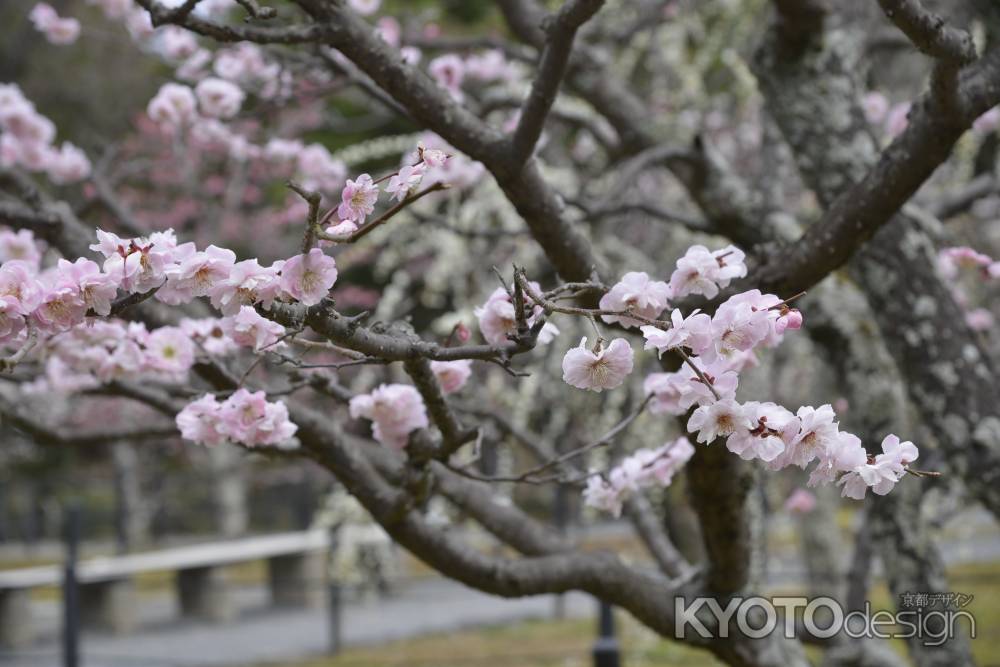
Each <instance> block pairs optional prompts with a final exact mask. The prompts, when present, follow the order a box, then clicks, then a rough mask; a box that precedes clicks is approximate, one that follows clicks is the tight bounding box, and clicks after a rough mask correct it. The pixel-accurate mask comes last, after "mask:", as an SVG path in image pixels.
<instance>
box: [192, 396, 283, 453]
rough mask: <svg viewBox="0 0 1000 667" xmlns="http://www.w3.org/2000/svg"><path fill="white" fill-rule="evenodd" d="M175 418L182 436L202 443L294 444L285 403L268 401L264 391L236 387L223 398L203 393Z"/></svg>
mask: <svg viewBox="0 0 1000 667" xmlns="http://www.w3.org/2000/svg"><path fill="white" fill-rule="evenodd" d="M176 421H177V428H178V429H179V430H180V432H181V436H183V437H184V438H186V439H188V440H191V441H193V442H197V443H199V444H202V445H218V444H221V443H223V442H233V443H240V444H242V445H245V446H247V447H257V446H260V445H272V446H277V447H289V446H294V443H291V442H290V441H291V438H292V436H294V435H295V432H296V431H297V430H298V427H297V426H296V425H295V424H294V423H292V422H291V420H290V419H289V418H288V408H287V407H285V404H284V403H282V402H281V401H277V402H269V401H268V400H267V397H266V396H265V395H264V392H262V391H256V392H251V391H248V390H246V389H238V390H236V391H235V392H233V394H232V395H231V396H230V397H229V398H227V399H226V400H225V401H219V400H218V399H217V398H216V397H215V396H213V395H211V394H205V395H204V396H202V397H201V398H199V399H198V400H196V401H193V402H191V403H189V404H188V405H186V406H185V407H184V409H183V410H181V411H180V412H179V413H178V414H177V420H176Z"/></svg>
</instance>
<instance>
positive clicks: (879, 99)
mask: <svg viewBox="0 0 1000 667" xmlns="http://www.w3.org/2000/svg"><path fill="white" fill-rule="evenodd" d="M861 108H862V109H863V110H864V112H865V120H867V121H868V122H869V123H870V124H871V125H878V124H879V123H881V122H882V121H883V120H885V115H886V114H887V113H888V112H889V100H887V99H886V97H885V95H883V94H882V93H880V92H878V91H877V90H873V91H870V92H868V93H865V96H864V97H863V98H861Z"/></svg>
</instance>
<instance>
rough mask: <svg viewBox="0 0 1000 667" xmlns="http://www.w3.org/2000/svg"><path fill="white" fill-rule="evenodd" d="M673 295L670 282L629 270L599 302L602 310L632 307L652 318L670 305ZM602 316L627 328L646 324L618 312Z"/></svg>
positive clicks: (632, 309)
mask: <svg viewBox="0 0 1000 667" xmlns="http://www.w3.org/2000/svg"><path fill="white" fill-rule="evenodd" d="M670 296H671V292H670V286H669V285H668V284H667V283H665V282H662V281H658V280H650V279H649V275H648V274H646V273H645V272H643V271H630V272H629V273H626V274H625V275H624V276H622V279H621V280H620V281H619V282H617V283H615V285H614V286H613V287H612V288H611V289H610V290H609V291H608V292H607V293H606V294H604V296H602V297H601V301H600V304H599V305H600V307H601V310H615V311H624V310H631V311H632V312H634V313H635V314H636V315H639V316H640V317H643V318H645V319H648V320H653V319H656V318H657V317H659V315H660V313H661V312H663V309H664V308H666V307H667V306H668V305H669V300H670ZM601 319H602V320H604V321H605V322H607V323H609V324H613V323H615V322H620V323H621V324H622V326H624V327H626V328H631V327H637V326H639V325H641V324H643V322H641V321H639V320H636V319H632V318H630V317H619V316H617V315H602V316H601Z"/></svg>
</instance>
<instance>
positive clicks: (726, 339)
mask: <svg viewBox="0 0 1000 667" xmlns="http://www.w3.org/2000/svg"><path fill="white" fill-rule="evenodd" d="M739 296H741V295H737V296H735V297H733V298H731V299H729V300H728V301H726V302H725V303H723V304H722V305H721V306H719V308H718V309H717V310H716V311H715V315H713V316H712V325H711V338H712V345H711V347H709V348H708V349H707V350H705V352H704V355H705V358H706V359H707V360H714V359H723V360H726V359H731V358H733V357H734V356H735V355H736V354H738V353H740V352H748V351H750V350H752V349H753V348H755V347H756V346H757V345H759V344H760V343H762V342H763V341H764V340H765V339H766V338H767V337H768V335H769V334H770V333H771V321H770V315H769V313H770V312H771V311H767V310H758V309H757V308H755V307H754V306H753V305H752V304H750V303H748V302H747V301H743V300H740V299H739V298H738V297H739ZM775 314H777V313H775Z"/></svg>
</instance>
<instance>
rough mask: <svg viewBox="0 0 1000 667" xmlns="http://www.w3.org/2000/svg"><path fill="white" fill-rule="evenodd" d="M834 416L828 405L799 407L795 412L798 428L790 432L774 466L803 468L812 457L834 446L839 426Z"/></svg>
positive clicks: (818, 455)
mask: <svg viewBox="0 0 1000 667" xmlns="http://www.w3.org/2000/svg"><path fill="white" fill-rule="evenodd" d="M836 417H837V415H836V414H834V412H833V408H832V407H830V405H821V406H820V407H818V408H814V407H812V406H811V405H804V406H802V407H800V408H799V409H798V412H797V413H796V419H797V422H796V426H797V427H798V428H797V430H796V432H795V433H792V434H791V438H790V439H789V440H788V442H787V444H788V448H787V449H786V450H785V453H784V455H783V456H782V457H781V458H780V459H779V460H776V461H775V462H774V463H775V466H776V467H784V466H786V465H797V466H799V467H800V468H805V467H806V466H807V465H809V463H810V462H811V461H812V460H813V459H815V458H817V457H821V456H822V455H823V454H824V452H826V451H828V450H829V449H830V448H831V447H833V446H835V445H836V444H837V441H838V437H839V428H838V425H837V423H836V422H835V421H834V419H836Z"/></svg>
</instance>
